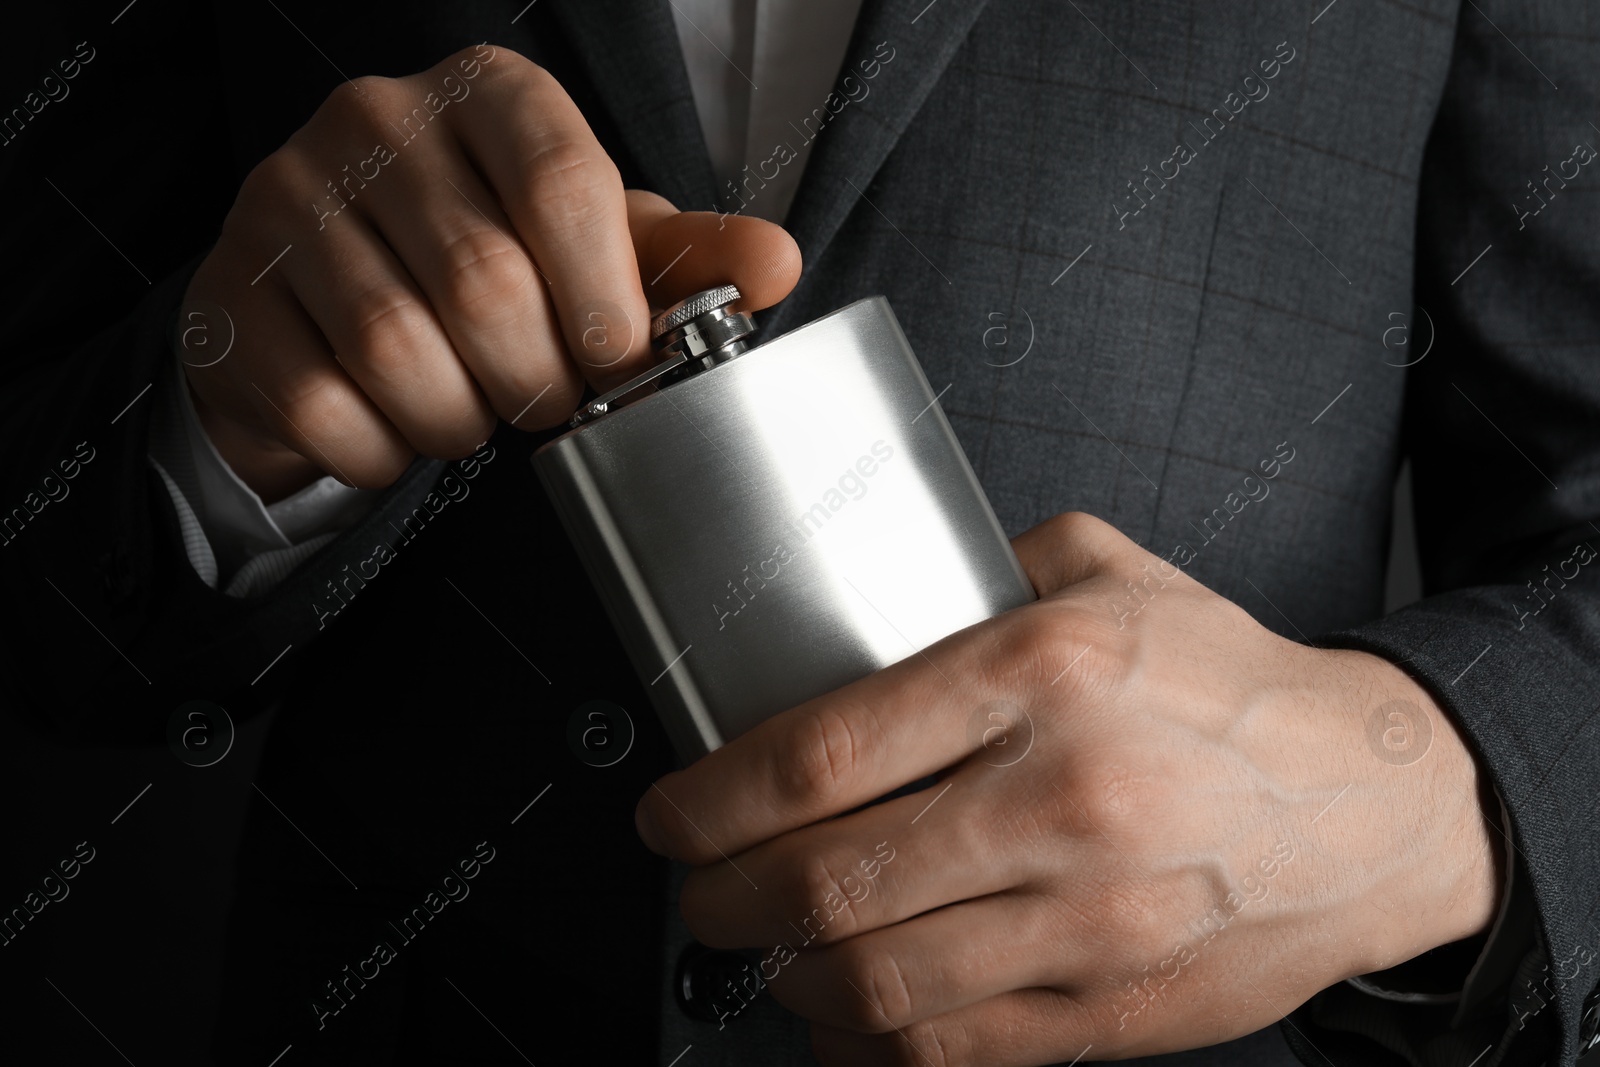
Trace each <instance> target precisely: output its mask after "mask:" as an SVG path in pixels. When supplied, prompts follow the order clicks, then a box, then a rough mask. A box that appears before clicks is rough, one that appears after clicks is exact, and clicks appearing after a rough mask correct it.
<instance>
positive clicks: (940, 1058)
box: [894, 1016, 982, 1067]
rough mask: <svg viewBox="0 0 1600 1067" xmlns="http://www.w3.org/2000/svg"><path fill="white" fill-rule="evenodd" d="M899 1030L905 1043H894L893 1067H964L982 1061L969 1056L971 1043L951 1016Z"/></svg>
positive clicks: (963, 1030)
mask: <svg viewBox="0 0 1600 1067" xmlns="http://www.w3.org/2000/svg"><path fill="white" fill-rule="evenodd" d="M903 1029H904V1032H905V1035H906V1040H905V1041H899V1042H896V1045H897V1046H898V1047H897V1049H896V1052H895V1055H896V1056H897V1057H898V1058H897V1059H896V1060H895V1061H894V1062H895V1064H896V1065H897V1067H898V1065H900V1064H904V1065H905V1067H967V1065H976V1064H978V1063H980V1062H982V1061H981V1059H980V1058H979V1057H977V1056H975V1055H974V1054H973V1047H972V1042H971V1040H970V1039H968V1037H967V1033H966V1030H965V1029H964V1028H963V1027H962V1026H961V1024H960V1022H958V1021H957V1019H956V1018H955V1017H954V1016H952V1017H949V1018H945V1019H943V1020H939V1021H935V1020H932V1019H928V1020H926V1021H923V1022H919V1023H913V1024H911V1025H910V1026H907V1027H904V1028H903Z"/></svg>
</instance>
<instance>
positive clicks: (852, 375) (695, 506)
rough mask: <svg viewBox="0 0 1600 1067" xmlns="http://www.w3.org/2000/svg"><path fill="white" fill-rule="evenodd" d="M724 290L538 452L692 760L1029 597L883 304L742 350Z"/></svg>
mask: <svg viewBox="0 0 1600 1067" xmlns="http://www.w3.org/2000/svg"><path fill="white" fill-rule="evenodd" d="M738 297H739V293H738V290H737V289H734V288H733V287H732V286H724V287H722V288H720V289H713V290H708V291H706V292H702V293H698V294H696V295H695V296H693V297H691V298H690V299H688V300H686V301H684V302H682V303H681V304H678V305H677V306H675V307H673V308H671V309H669V310H668V311H667V312H665V313H664V314H662V315H660V316H658V317H657V318H656V320H655V322H654V323H653V324H652V331H651V332H652V335H653V336H654V337H655V338H656V345H657V349H658V351H659V352H660V353H661V354H662V355H663V357H664V358H663V360H662V361H661V362H660V363H658V364H657V365H656V366H654V367H652V368H651V369H650V370H648V371H646V372H645V373H643V374H641V375H639V376H638V377H636V378H634V379H633V380H632V381H630V382H628V383H627V384H625V385H623V386H622V387H620V388H618V389H616V390H613V391H612V392H610V393H607V394H606V395H604V396H602V397H599V398H598V399H596V400H594V401H593V402H592V403H590V404H588V405H587V406H586V407H584V408H583V409H581V410H579V411H578V413H577V414H576V415H574V417H573V419H572V426H573V428H572V429H571V430H569V431H568V432H567V433H565V434H563V435H562V436H560V437H558V438H556V439H555V440H553V441H551V442H549V443H548V444H546V445H545V446H544V447H542V448H540V449H539V450H538V451H537V452H536V453H535V454H534V456H533V466H534V468H535V470H536V471H537V472H538V476H539V479H540V481H541V482H542V483H543V484H544V486H545V488H546V490H547V491H548V492H549V494H550V498H551V501H552V503H553V504H554V506H555V510H556V512H557V514H558V515H559V516H560V518H561V522H562V524H563V526H564V527H565V528H566V531H567V534H568V536H569V537H570V538H571V539H572V542H573V544H574V546H575V547H576V549H577V552H578V555H579V557H580V558H581V559H582V560H583V564H584V567H585V569H586V570H587V572H588V574H589V577H590V579H591V580H592V581H593V583H594V586H595V589H596V590H597V592H598V593H599V596H600V599H601V601H602V603H603V604H604V605H605V608H606V611H607V613H608V615H609V616H610V618H611V621H612V623H613V625H614V626H615V627H616V629H617V632H618V634H619V636H620V637H621V640H622V644H623V646H624V648H626V650H627V652H628V655H629V657H630V658H631V660H632V662H633V666H634V669H635V671H637V673H638V675H639V678H640V680H641V681H642V682H644V683H645V685H646V689H647V691H648V692H649V694H650V698H651V701H652V702H653V703H654V705H655V708H656V712H657V713H658V714H659V715H660V717H661V721H662V723H663V724H664V725H665V727H666V730H667V733H668V735H669V736H670V737H671V739H672V742H673V744H674V746H675V747H676V748H677V750H678V754H679V755H680V756H681V757H682V758H683V759H684V760H686V761H690V760H694V759H697V758H698V757H700V756H702V755H704V754H706V753H707V752H709V751H711V750H712V749H714V748H717V747H719V746H721V745H723V744H724V743H726V742H728V741H730V740H732V739H733V738H735V737H737V736H739V735H740V734H742V733H744V732H745V731H746V730H749V729H750V728H751V727H753V726H755V725H756V724H757V723H759V722H761V721H762V720H764V719H766V718H768V717H770V716H772V715H774V714H776V713H778V712H780V711H783V710H785V709H786V708H790V707H793V706H795V705H797V704H800V703H803V702H804V701H806V700H809V699H811V698H812V697H815V696H819V695H821V694H823V693H826V692H828V691H829V690H832V689H837V688H838V687H840V686H842V685H845V684H847V683H849V682H852V681H855V680H856V679H858V678H862V677H864V676H866V675H868V674H870V673H872V672H873V671H875V670H877V669H879V668H881V667H885V666H888V665H889V664H891V663H894V662H896V661H898V660H901V659H904V658H905V657H907V656H909V655H912V654H914V653H916V652H919V651H920V650H922V649H923V648H925V647H927V646H928V645H930V644H932V643H934V642H935V641H938V640H939V639H940V638H942V637H945V636H947V635H949V634H952V633H954V632H955V631H957V630H959V629H962V628H963V627H966V626H969V625H971V624H973V623H976V622H979V621H981V620H983V619H987V618H989V617H990V616H993V615H996V614H998V613H1000V612H1002V611H1005V610H1007V609H1010V608H1013V607H1017V606H1019V605H1022V604H1025V603H1028V602H1029V601H1031V600H1034V599H1035V594H1034V591H1033V586H1032V584H1031V583H1030V582H1029V580H1028V577H1027V575H1026V574H1025V573H1024V572H1023V570H1022V567H1021V565H1020V564H1019V563H1018V562H1017V558H1016V555H1015V554H1014V553H1013V552H1012V550H1011V545H1010V542H1009V541H1008V540H1007V539H1006V536H1005V533H1004V531H1002V530H1001V528H1000V524H999V522H998V521H997V520H996V519H995V516H994V512H993V511H992V510H991V509H990V507H989V502H988V500H987V499H986V498H985V497H984V495H983V490H982V489H981V488H980V487H979V485H978V480H977V477H976V476H975V475H974V474H973V472H972V468H971V466H970V465H969V464H968V463H967V459H966V456H965V455H964V454H963V453H962V451H961V446H960V445H959V444H958V443H957V441H956V437H955V434H954V433H953V432H952V431H951V429H950V424H949V422H947V421H946V419H945V417H944V413H943V412H942V411H940V409H939V406H938V404H937V402H936V400H935V397H934V394H933V391H932V390H931V389H930V388H929V386H928V381H927V379H926V378H925V377H924V376H923V373H922V369H921V367H920V366H919V365H918V363H917V359H916V356H915V355H914V354H913V353H912V351H911V346H910V345H909V344H908V343H907V341H906V338H905V335H904V334H903V333H902V332H901V330H900V324H899V323H898V322H897V321H896V320H895V317H894V312H893V311H891V310H890V308H889V303H888V301H887V300H885V299H884V298H883V297H881V296H875V297H869V298H868V299H865V300H859V301H857V302H855V303H853V304H850V305H849V306H847V307H844V308H841V309H840V310H838V311H835V312H833V313H832V314H830V315H826V316H823V317H822V318H820V319H817V320H816V321H814V322H811V323H808V324H807V325H805V326H802V327H800V328H799V329H796V330H792V331H790V332H789V333H786V334H784V335H783V336H781V337H779V338H777V339H775V340H771V341H767V342H765V343H763V344H759V345H753V346H752V345H751V344H750V343H749V338H750V336H751V334H752V333H753V332H754V324H753V323H752V321H751V319H750V317H749V316H748V315H745V314H743V313H740V312H734V311H732V310H731V306H732V304H733V303H734V302H735V301H736V300H737V299H738Z"/></svg>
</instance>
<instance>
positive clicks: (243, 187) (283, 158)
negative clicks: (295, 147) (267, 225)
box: [238, 148, 300, 217]
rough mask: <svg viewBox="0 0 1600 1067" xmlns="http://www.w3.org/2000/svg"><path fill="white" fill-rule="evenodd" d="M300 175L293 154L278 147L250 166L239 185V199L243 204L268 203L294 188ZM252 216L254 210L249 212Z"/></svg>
mask: <svg viewBox="0 0 1600 1067" xmlns="http://www.w3.org/2000/svg"><path fill="white" fill-rule="evenodd" d="M299 176H300V166H299V164H298V163H297V162H296V161H295V160H294V158H293V154H292V153H291V152H289V151H287V150H285V149H281V148H280V149H279V150H278V151H276V152H274V153H272V154H271V155H270V156H268V157H267V158H265V159H263V160H262V161H261V162H260V163H257V164H256V165H255V166H254V167H252V168H251V170H250V173H249V174H247V175H245V179H244V181H243V182H242V183H241V184H240V186H239V197H238V199H239V201H240V202H242V203H245V204H250V205H254V204H256V203H263V204H270V203H274V202H276V201H277V200H279V199H280V198H281V197H282V196H284V195H285V193H286V192H287V191H288V190H290V189H292V188H294V187H295V186H296V184H297V179H298V178H299ZM249 214H250V216H252V217H253V216H254V214H255V212H254V211H252V212H250V213H249Z"/></svg>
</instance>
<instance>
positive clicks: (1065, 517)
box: [1048, 511, 1115, 545]
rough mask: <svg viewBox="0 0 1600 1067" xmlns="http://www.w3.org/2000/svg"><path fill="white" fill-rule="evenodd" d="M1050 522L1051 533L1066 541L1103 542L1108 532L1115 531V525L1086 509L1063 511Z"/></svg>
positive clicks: (1092, 543)
mask: <svg viewBox="0 0 1600 1067" xmlns="http://www.w3.org/2000/svg"><path fill="white" fill-rule="evenodd" d="M1048 522H1049V526H1050V532H1051V534H1053V535H1054V536H1056V537H1059V538H1061V539H1062V540H1065V541H1079V542H1087V543H1089V544H1091V545H1094V544H1099V543H1101V542H1103V541H1104V540H1105V539H1106V537H1107V535H1108V534H1111V533H1115V527H1113V526H1111V525H1110V524H1109V523H1106V522H1105V521H1103V520H1101V519H1097V518H1095V517H1094V516H1093V515H1090V514H1089V513H1088V512H1086V511H1063V512H1062V513H1061V514H1059V515H1055V516H1053V517H1051V518H1050V519H1049V520H1048Z"/></svg>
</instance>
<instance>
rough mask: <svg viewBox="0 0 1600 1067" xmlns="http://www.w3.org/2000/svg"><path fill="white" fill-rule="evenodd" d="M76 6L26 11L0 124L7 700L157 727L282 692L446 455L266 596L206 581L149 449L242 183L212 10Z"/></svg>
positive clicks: (86, 726)
mask: <svg viewBox="0 0 1600 1067" xmlns="http://www.w3.org/2000/svg"><path fill="white" fill-rule="evenodd" d="M80 14H81V13H79V12H77V11H76V10H75V9H71V8H69V7H68V6H63V5H56V6H55V7H54V8H50V7H49V5H46V9H44V10H30V11H28V12H19V13H18V24H17V25H14V26H13V27H12V29H11V31H10V32H8V33H7V35H6V42H7V43H6V44H5V46H4V47H5V51H6V52H7V55H6V62H5V63H4V64H0V92H3V93H4V96H3V97H0V99H4V100H5V101H7V102H12V101H16V102H19V105H20V108H21V112H20V113H13V112H6V114H5V117H6V118H8V119H9V120H10V121H9V123H6V122H0V199H3V201H4V203H6V204H7V205H8V209H7V211H5V212H4V213H3V214H0V246H3V247H4V248H5V249H6V252H7V261H8V263H10V264H12V265H15V266H18V267H19V268H22V269H19V270H18V271H17V272H15V274H14V275H13V272H12V271H11V270H10V269H9V268H8V284H7V285H5V286H3V287H0V449H3V450H4V454H5V456H6V459H7V462H6V463H5V464H4V465H0V593H3V595H4V597H5V602H6V603H7V604H8V605H10V607H11V610H12V613H13V616H14V618H16V619H18V620H20V621H21V623H22V624H21V625H19V626H16V627H14V628H12V631H11V633H10V634H8V637H7V640H6V641H4V642H0V708H4V709H6V710H9V711H10V712H11V713H12V714H13V715H16V716H18V717H19V718H20V719H21V720H22V721H23V722H24V723H26V724H28V725H30V726H32V727H33V728H35V729H37V730H39V731H41V732H44V733H47V734H49V735H52V736H55V737H57V738H60V739H63V740H75V741H79V742H87V743H95V744H107V743H127V742H150V741H160V740H161V739H162V737H163V735H164V732H165V728H166V722H167V719H168V716H169V715H170V713H171V712H172V711H173V710H174V709H175V708H177V707H178V705H179V704H181V703H183V702H184V701H186V700H189V699H194V698H210V699H219V698H222V697H223V696H225V695H230V694H231V695H232V697H236V699H235V700H234V702H233V703H231V704H230V705H229V709H230V713H231V714H232V715H233V716H234V717H235V718H236V719H237V718H241V717H248V715H250V714H251V713H252V712H253V711H255V710H258V709H259V708H260V707H261V706H263V705H264V703H265V702H266V700H267V698H268V696H269V694H270V685H271V680H270V679H269V681H268V682H267V683H265V684H263V685H260V686H252V684H251V683H252V681H253V680H254V679H256V678H257V677H258V675H260V674H261V673H262V671H263V668H265V667H267V666H268V665H269V664H270V663H273V662H274V657H277V656H279V655H281V654H285V653H286V652H289V651H290V650H293V649H299V648H303V647H304V646H305V644H307V643H309V642H311V641H313V640H315V639H316V637H317V636H318V635H319V633H320V632H321V630H322V629H323V628H324V624H325V617H323V616H319V614H318V612H317V611H316V609H315V604H316V602H317V599H318V595H319V592H321V591H323V587H324V586H325V585H326V583H327V582H328V581H329V580H330V579H331V578H332V577H333V576H335V575H337V574H339V573H340V572H341V570H342V568H343V567H344V566H346V565H347V564H352V563H354V562H357V561H359V560H360V559H361V558H362V556H363V554H364V553H363V552H362V547H363V546H364V547H365V548H366V549H369V550H370V548H371V547H372V544H373V541H374V539H375V537H376V536H377V533H376V531H377V529H378V528H379V527H380V524H383V523H385V522H386V521H387V519H388V518H389V517H390V516H391V515H392V514H393V513H395V512H396V511H397V510H406V509H408V508H409V507H412V506H414V505H415V504H416V503H417V502H418V501H419V500H420V499H421V498H422V497H423V496H425V495H426V493H427V492H428V490H429V489H430V488H431V485H432V483H433V482H434V481H435V480H436V478H437V477H438V475H439V474H440V472H441V469H442V465H441V464H438V463H435V462H431V461H419V462H418V463H416V464H414V465H413V467H412V468H411V469H410V470H409V471H408V472H407V474H406V475H405V476H403V477H402V478H401V480H400V481H399V482H398V483H396V485H395V486H393V487H391V488H390V489H389V490H388V491H387V492H386V494H385V496H384V497H383V498H382V500H380V502H379V506H378V507H377V508H375V509H374V511H373V513H372V514H370V515H369V516H367V517H366V518H364V519H363V520H362V521H360V522H358V523H357V524H356V525H355V526H354V527H352V528H351V529H350V530H348V531H346V532H345V533H344V534H342V535H341V536H340V537H339V538H338V539H337V540H336V541H335V542H334V543H332V544H329V545H328V546H327V547H325V548H324V549H323V550H322V551H320V552H318V553H317V555H316V556H315V557H313V558H312V559H311V560H309V561H307V562H306V563H305V564H304V565H302V566H301V567H300V568H299V569H297V570H296V572H295V573H294V574H293V575H292V576H290V577H289V578H288V579H286V580H285V581H283V582H282V583H281V584H280V585H279V586H278V587H276V588H275V589H274V590H273V592H272V594H271V595H270V596H267V597H262V598H259V599H255V600H249V601H244V600H239V599H237V598H230V597H226V596H224V595H223V594H222V593H220V592H218V591H216V590H215V589H212V588H209V587H208V586H207V585H206V584H205V583H204V582H203V581H202V580H201V579H200V578H199V576H197V575H196V573H195V571H194V568H193V567H192V566H191V565H190V563H189V561H188V559H187V557H186V555H185V551H184V545H183V539H182V533H181V529H180V525H179V522H178V518H177V514H176V511H175V509H174V505H173V500H172V497H171V495H170V493H169V492H168V490H167V488H166V486H165V485H164V483H163V480H162V478H161V476H160V474H159V472H158V471H157V470H156V469H155V468H154V467H153V466H152V465H151V463H150V462H149V458H148V451H149V423H150V415H151V407H152V405H151V400H152V393H153V387H154V385H155V383H156V382H157V380H158V378H159V372H160V371H161V369H162V368H163V366H164V364H165V362H166V361H168V360H170V359H171V358H172V349H171V344H170V341H171V335H172V328H173V325H174V321H175V317H176V313H177V309H178V304H179V301H180V300H181V298H182V295H183V292H184V289H185V287H186V286H187V284H188V280H189V278H190V276H191V275H192V274H193V271H194V270H195V268H196V267H197V266H198V264H199V262H200V260H201V259H202V258H203V256H204V254H205V252H206V251H207V250H208V248H209V246H210V244H211V242H212V241H213V240H214V238H215V234H216V232H217V230H218V228H219V227H220V224H221V220H222V218H223V216H224V214H225V213H226V211H227V209H228V207H229V206H230V205H231V203H232V200H233V197H234V195H235V194H236V193H237V190H238V188H239V184H240V181H241V180H242V178H243V174H242V173H241V172H240V171H241V169H242V168H240V167H238V166H236V165H235V163H234V154H233V150H232V138H231V131H230V128H229V123H228V115H227V113H226V111H225V110H224V106H223V102H224V100H225V99H226V93H225V92H224V91H223V87H222V76H221V72H220V70H219V69H218V67H217V62H218V59H217V57H218V54H219V53H218V48H217V44H216V39H215V32H214V29H213V27H212V16H211V12H210V9H209V8H208V7H207V6H206V5H204V4H197V3H192V2H190V3H174V4H161V5H142V4H141V5H138V6H136V7H133V8H131V9H130V10H128V11H126V12H124V14H123V16H122V17H120V18H119V19H118V21H117V22H115V23H110V22H104V21H100V20H98V19H97V20H93V21H90V20H87V19H85V18H81V17H79V15H80ZM86 27H87V28H86ZM151 57H160V58H159V60H157V59H152V58H151ZM174 57H183V58H184V60H185V62H182V63H180V62H176V61H175V59H174ZM292 660H293V657H292V655H291V656H290V658H289V664H287V665H292ZM280 669H281V668H280ZM232 697H230V699H232Z"/></svg>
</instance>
